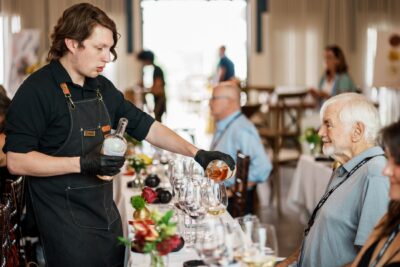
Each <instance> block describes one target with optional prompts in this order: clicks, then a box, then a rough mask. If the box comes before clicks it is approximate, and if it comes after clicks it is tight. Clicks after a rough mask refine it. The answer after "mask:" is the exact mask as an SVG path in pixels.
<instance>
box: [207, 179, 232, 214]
mask: <svg viewBox="0 0 400 267" xmlns="http://www.w3.org/2000/svg"><path fill="white" fill-rule="evenodd" d="M204 198H205V201H206V202H205V203H206V205H207V208H208V209H207V211H208V213H209V214H212V215H220V214H222V213H224V212H225V211H226V209H227V207H228V193H227V191H226V187H225V185H224V184H223V183H220V184H219V183H215V182H214V181H212V180H208V181H207V183H205V184H204Z"/></svg>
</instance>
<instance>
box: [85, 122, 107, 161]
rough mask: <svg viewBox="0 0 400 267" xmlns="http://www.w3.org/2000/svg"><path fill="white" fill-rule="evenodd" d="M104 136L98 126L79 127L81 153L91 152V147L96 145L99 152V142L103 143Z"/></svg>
mask: <svg viewBox="0 0 400 267" xmlns="http://www.w3.org/2000/svg"><path fill="white" fill-rule="evenodd" d="M103 140H104V136H103V132H102V131H101V129H100V127H95V128H93V127H90V128H82V129H81V146H82V152H83V154H84V155H85V154H87V153H89V152H93V149H94V148H95V147H97V149H98V151H97V152H99V153H100V150H101V144H102V143H103Z"/></svg>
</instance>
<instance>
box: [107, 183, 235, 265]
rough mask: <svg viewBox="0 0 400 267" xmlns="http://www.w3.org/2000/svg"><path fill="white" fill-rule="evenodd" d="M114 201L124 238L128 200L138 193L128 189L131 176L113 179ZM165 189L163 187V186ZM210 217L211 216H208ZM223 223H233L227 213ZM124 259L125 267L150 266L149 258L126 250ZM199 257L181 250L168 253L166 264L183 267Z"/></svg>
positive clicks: (129, 210) (129, 208)
mask: <svg viewBox="0 0 400 267" xmlns="http://www.w3.org/2000/svg"><path fill="white" fill-rule="evenodd" d="M114 179H115V180H114V201H115V203H116V205H117V207H118V210H119V212H120V214H121V220H122V225H123V231H124V236H125V237H127V236H128V221H129V220H132V217H133V212H134V209H133V207H132V205H131V203H130V198H131V197H132V196H133V195H137V194H139V193H140V191H139V190H138V189H133V188H128V187H127V186H126V184H127V182H129V181H131V180H132V179H133V177H132V176H126V175H120V177H115V178H114ZM164 187H165V186H164ZM158 208H159V210H160V211H161V212H165V211H166V209H168V208H169V207H168V206H165V205H160V206H159V207H158ZM209 216H212V215H209ZM220 216H222V220H223V221H225V222H228V223H229V222H230V221H233V218H232V217H231V215H230V214H229V213H228V212H225V213H224V214H222V215H220ZM125 257H126V259H125V266H130V267H148V266H149V265H150V256H149V255H147V254H140V253H133V252H130V251H129V250H127V253H126V256H125ZM199 259H200V258H199V256H198V255H197V253H196V251H195V250H194V249H192V248H186V247H184V248H182V249H181V250H180V251H178V252H174V253H170V254H169V255H168V262H169V265H168V266H171V267H178V266H183V262H185V261H188V260H199Z"/></svg>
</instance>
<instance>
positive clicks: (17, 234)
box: [4, 176, 25, 262]
mask: <svg viewBox="0 0 400 267" xmlns="http://www.w3.org/2000/svg"><path fill="white" fill-rule="evenodd" d="M24 181H25V177H24V176H20V177H18V178H17V179H16V180H6V186H5V192H4V197H5V198H8V199H9V200H10V207H11V211H10V228H9V235H10V248H11V249H12V252H13V254H12V255H11V254H10V258H11V260H13V261H14V262H18V261H19V260H21V261H23V259H24V258H25V255H24V254H25V253H24V249H23V247H22V246H21V239H22V238H23V237H22V231H21V216H22V211H23V208H24Z"/></svg>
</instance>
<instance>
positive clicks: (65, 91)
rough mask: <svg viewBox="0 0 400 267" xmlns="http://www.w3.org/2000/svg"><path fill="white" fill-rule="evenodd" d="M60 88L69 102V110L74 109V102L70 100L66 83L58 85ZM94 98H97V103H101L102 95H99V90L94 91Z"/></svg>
mask: <svg viewBox="0 0 400 267" xmlns="http://www.w3.org/2000/svg"><path fill="white" fill-rule="evenodd" d="M60 87H61V90H62V91H63V94H64V96H65V98H66V99H67V100H68V102H69V104H70V106H71V108H72V109H75V103H74V101H73V100H72V96H71V92H70V91H69V88H68V86H67V83H62V84H60ZM96 96H97V99H98V100H99V101H103V96H102V94H101V93H100V90H99V89H96Z"/></svg>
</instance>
